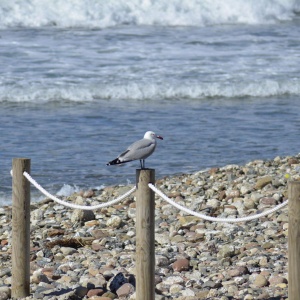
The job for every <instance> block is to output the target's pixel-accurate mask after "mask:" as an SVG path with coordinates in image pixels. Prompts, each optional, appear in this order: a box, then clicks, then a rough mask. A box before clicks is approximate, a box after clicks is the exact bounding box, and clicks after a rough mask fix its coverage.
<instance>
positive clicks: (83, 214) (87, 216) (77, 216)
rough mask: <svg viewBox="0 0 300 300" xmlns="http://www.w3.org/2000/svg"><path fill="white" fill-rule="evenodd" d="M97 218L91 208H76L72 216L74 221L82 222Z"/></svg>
mask: <svg viewBox="0 0 300 300" xmlns="http://www.w3.org/2000/svg"><path fill="white" fill-rule="evenodd" d="M92 220H95V214H94V213H93V211H91V210H82V209H75V210H74V211H73V213H72V216H71V222H72V223H77V222H78V223H81V224H82V225H83V224H84V223H85V222H88V221H92Z"/></svg>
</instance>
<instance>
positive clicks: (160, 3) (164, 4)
mask: <svg viewBox="0 0 300 300" xmlns="http://www.w3.org/2000/svg"><path fill="white" fill-rule="evenodd" d="M299 11H300V4H299V2H298V1H294V0H260V1H256V0H244V1H240V0H227V1H223V0H202V1H197V0H119V1H90V0H23V1H18V0H3V1H1V2H0V28H7V27H33V28H35V27H41V26H57V27H62V28H70V27H88V28H90V27H91V28H107V27H112V26H119V25H124V24H125V25H127V24H129V25H161V26H211V25H218V24H266V23H274V22H278V21H279V22H280V21H286V20H291V19H293V18H294V17H295V15H296V14H297V13H299Z"/></svg>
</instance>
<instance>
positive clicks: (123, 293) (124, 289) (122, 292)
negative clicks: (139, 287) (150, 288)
mask: <svg viewBox="0 0 300 300" xmlns="http://www.w3.org/2000/svg"><path fill="white" fill-rule="evenodd" d="M133 292H134V286H133V285H132V284H130V283H124V284H123V285H122V286H121V287H119V288H118V289H117V291H116V293H117V295H118V297H128V296H129V295H130V294H132V293H133Z"/></svg>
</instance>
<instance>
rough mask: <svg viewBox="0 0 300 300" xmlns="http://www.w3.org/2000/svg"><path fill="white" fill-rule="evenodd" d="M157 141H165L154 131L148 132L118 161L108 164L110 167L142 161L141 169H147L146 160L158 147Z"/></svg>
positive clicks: (118, 158) (122, 154)
mask: <svg viewBox="0 0 300 300" xmlns="http://www.w3.org/2000/svg"><path fill="white" fill-rule="evenodd" d="M156 139H160V140H163V138H162V137H161V136H159V135H156V134H155V133H154V132H153V131H147V132H146V133H145V135H144V138H143V139H141V140H139V141H136V142H134V143H133V144H131V145H130V146H129V147H128V148H127V150H126V151H124V152H123V153H121V154H120V155H119V156H118V157H117V158H116V159H114V160H112V161H110V162H108V163H107V166H110V165H119V164H123V163H126V162H129V161H133V160H138V159H139V160H140V164H141V169H145V159H146V158H147V157H148V156H150V155H151V154H152V153H153V152H154V150H155V147H156Z"/></svg>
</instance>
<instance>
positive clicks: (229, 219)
mask: <svg viewBox="0 0 300 300" xmlns="http://www.w3.org/2000/svg"><path fill="white" fill-rule="evenodd" d="M11 175H12V171H11ZM23 175H24V176H25V177H26V178H27V180H28V181H29V182H30V183H31V184H32V185H34V186H35V187H36V188H37V189H38V190H39V191H40V192H41V193H42V194H44V195H45V196H46V197H48V198H50V199H52V200H53V201H55V202H57V203H59V204H61V205H65V206H67V207H70V208H74V209H83V210H94V209H100V208H103V207H107V206H110V205H113V204H116V203H117V202H120V201H122V200H123V199H125V198H126V197H128V196H129V195H131V194H132V193H133V192H134V191H135V190H136V186H134V187H133V188H132V189H130V190H129V191H128V192H126V193H125V194H124V195H122V196H120V197H118V198H116V199H113V200H111V201H108V202H106V203H101V204H98V205H94V206H88V205H78V204H73V203H69V202H66V201H63V200H61V199H59V198H57V197H55V196H53V195H51V194H50V193H49V192H47V191H46V190H45V189H44V188H43V187H42V186H41V185H40V184H38V183H37V182H36V181H35V180H34V179H33V178H32V177H31V176H30V175H29V174H28V173H27V172H24V173H23ZM148 186H149V188H150V189H152V190H153V191H154V192H155V193H156V194H157V195H159V196H160V197H161V198H162V199H163V200H165V201H167V202H168V203H170V204H171V205H173V206H174V207H176V208H177V209H179V210H182V211H184V212H186V213H187V214H190V215H193V216H195V217H198V218H200V219H203V220H206V221H210V222H223V223H238V222H247V221H251V220H254V219H258V218H261V217H263V216H266V215H269V214H272V213H274V212H275V211H277V210H279V209H281V208H282V207H284V206H285V205H287V204H288V200H286V201H285V202H283V203H281V204H279V205H277V206H276V207H274V208H272V209H270V210H267V211H264V212H262V213H260V214H256V215H251V216H247V217H242V218H215V217H210V216H207V215H204V214H201V213H197V212H194V211H192V210H191V209H189V208H187V207H184V206H182V205H180V204H178V203H176V202H174V201H173V200H172V199H170V198H168V197H167V196H166V195H165V194H164V193H163V192H161V191H160V190H158V189H157V188H156V187H155V186H154V185H153V184H152V183H149V185H148Z"/></svg>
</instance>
